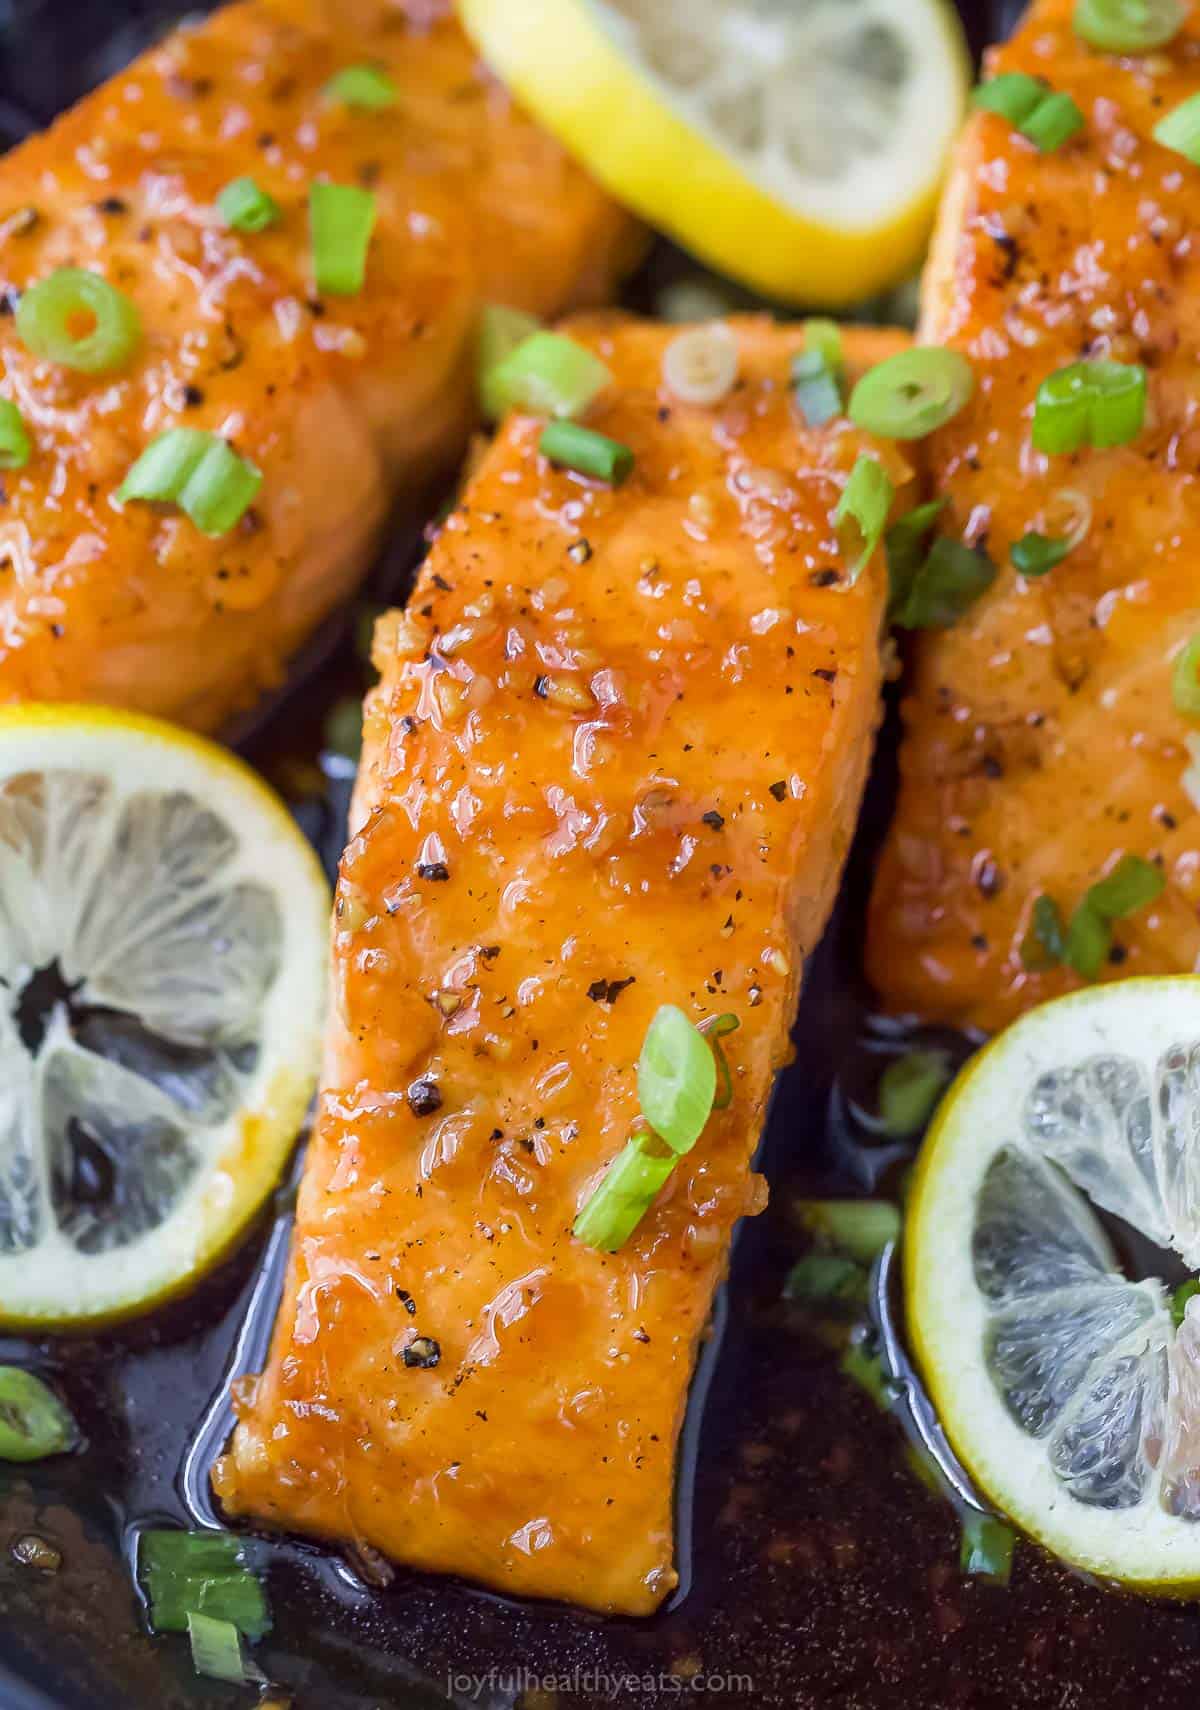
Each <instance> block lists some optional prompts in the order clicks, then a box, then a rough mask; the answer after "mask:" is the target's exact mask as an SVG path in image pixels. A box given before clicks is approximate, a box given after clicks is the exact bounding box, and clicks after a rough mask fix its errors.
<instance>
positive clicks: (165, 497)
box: [117, 428, 262, 535]
mask: <svg viewBox="0 0 1200 1710" xmlns="http://www.w3.org/2000/svg"><path fill="white" fill-rule="evenodd" d="M261 486H262V474H261V473H260V471H259V470H257V469H256V468H255V467H254V465H253V463H250V462H248V461H247V459H246V458H244V457H239V456H238V454H237V452H236V451H234V450H233V448H232V447H231V446H230V445H229V443H228V442H227V441H226V440H223V439H222V438H221V437H220V436H219V435H218V434H215V433H206V432H204V431H203V429H201V428H169V429H168V430H167V432H166V433H160V434H159V435H158V437H157V438H156V439H153V440H151V442H150V444H149V445H148V446H147V447H146V449H145V451H143V453H142V455H141V456H140V457H139V458H138V460H137V462H136V463H135V464H134V465H133V467H132V469H131V470H130V471H129V473H128V475H126V477H125V479H124V481H123V482H122V483H121V486H120V488H119V489H118V491H117V502H118V503H119V504H125V503H127V502H128V500H130V499H144V500H146V501H148V502H159V503H164V504H171V503H174V504H177V505H178V506H179V508H180V510H181V511H183V513H184V515H185V516H188V517H190V518H191V520H192V522H194V523H195V525H196V527H197V528H198V529H200V530H201V531H202V532H203V533H204V534H209V535H220V534H228V533H229V531H230V529H232V528H234V527H235V526H236V525H237V524H238V523H239V522H240V521H241V519H242V517H243V516H244V515H245V513H246V511H247V509H248V508H249V506H250V505H251V503H252V502H253V500H254V496H255V494H256V493H257V492H258V490H259V488H260V487H261Z"/></svg>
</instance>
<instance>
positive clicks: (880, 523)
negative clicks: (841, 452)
mask: <svg viewBox="0 0 1200 1710" xmlns="http://www.w3.org/2000/svg"><path fill="white" fill-rule="evenodd" d="M895 496H896V489H895V488H894V487H893V486H892V482H891V477H890V476H889V475H888V472H887V470H886V469H885V468H884V467H883V464H882V463H880V461H879V459H878V458H877V457H869V456H868V455H867V454H866V452H864V453H863V454H862V456H861V457H860V458H859V459H858V462H857V463H856V464H855V465H854V468H853V469H852V470H851V472H850V479H849V480H848V481H847V483H846V485H845V488H844V489H843V492H842V496H841V498H840V499H839V501H838V506H837V509H836V510H835V511H834V513H833V523H834V527H835V528H836V529H837V532H838V539H839V541H840V542H841V546H842V551H843V552H844V553H845V554H846V557H847V558H848V559H850V560H852V562H851V563H850V565H849V570H850V580H851V582H857V581H858V578H859V577H860V576H861V575H862V573H863V571H864V570H865V569H866V567H867V565H868V564H869V563H870V562H871V559H872V558H873V557H874V556H875V549H876V548H877V547H878V545H879V542H880V541H881V540H882V539H883V531H884V530H885V529H886V527H887V520H888V512H889V511H890V510H891V508H892V500H893V499H894V498H895ZM856 554H857V556H855V555H856Z"/></svg>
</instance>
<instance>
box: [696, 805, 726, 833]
mask: <svg viewBox="0 0 1200 1710" xmlns="http://www.w3.org/2000/svg"><path fill="white" fill-rule="evenodd" d="M700 818H701V821H702V822H703V824H705V825H710V826H711V827H712V829H713V830H714V831H720V830H722V829H723V827H724V825H725V820H724V817H723V816H722V815H721V814H719V813H718V812H717V810H716V808H710V809H709V811H708V812H707V813H702V814H701V815H700Z"/></svg>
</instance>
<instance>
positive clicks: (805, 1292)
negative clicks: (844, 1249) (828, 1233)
mask: <svg viewBox="0 0 1200 1710" xmlns="http://www.w3.org/2000/svg"><path fill="white" fill-rule="evenodd" d="M783 1298H784V1299H785V1300H798V1301H801V1302H803V1304H804V1305H805V1306H834V1305H842V1306H854V1307H859V1306H863V1305H865V1304H866V1299H867V1273H866V1271H865V1270H864V1269H863V1268H862V1266H861V1265H856V1264H855V1262H854V1260H853V1259H844V1258H842V1257H841V1255H840V1254H838V1253H806V1254H805V1255H804V1257H803V1258H802V1259H798V1260H797V1261H796V1263H795V1264H794V1265H793V1266H792V1268H791V1270H790V1271H789V1272H788V1276H787V1281H786V1282H785V1283H784V1285H783Z"/></svg>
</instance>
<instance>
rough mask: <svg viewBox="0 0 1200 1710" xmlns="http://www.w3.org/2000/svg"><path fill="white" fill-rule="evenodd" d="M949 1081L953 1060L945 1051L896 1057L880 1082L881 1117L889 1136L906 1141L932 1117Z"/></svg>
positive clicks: (916, 1052)
mask: <svg viewBox="0 0 1200 1710" xmlns="http://www.w3.org/2000/svg"><path fill="white" fill-rule="evenodd" d="M949 1079H950V1059H949V1057H947V1055H946V1053H945V1052H944V1051H909V1052H908V1053H907V1054H906V1055H905V1056H903V1057H895V1058H893V1059H892V1061H891V1062H890V1063H889V1064H888V1066H887V1068H886V1069H885V1070H884V1071H883V1074H882V1076H881V1077H880V1081H879V1115H880V1117H881V1119H882V1121H883V1128H884V1132H885V1133H886V1134H890V1135H891V1136H892V1138H893V1139H894V1140H907V1139H908V1137H909V1135H911V1134H917V1133H919V1132H920V1130H921V1129H922V1128H924V1126H925V1124H926V1123H927V1122H928V1121H929V1118H930V1117H931V1116H932V1115H933V1112H934V1107H935V1106H936V1104H937V1102H938V1099H939V1098H940V1097H941V1095H942V1092H943V1090H944V1088H945V1087H946V1084H947V1083H948V1081H949Z"/></svg>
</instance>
